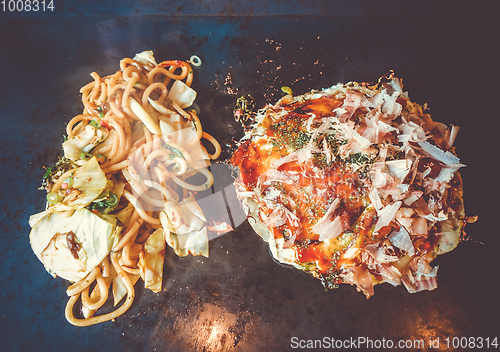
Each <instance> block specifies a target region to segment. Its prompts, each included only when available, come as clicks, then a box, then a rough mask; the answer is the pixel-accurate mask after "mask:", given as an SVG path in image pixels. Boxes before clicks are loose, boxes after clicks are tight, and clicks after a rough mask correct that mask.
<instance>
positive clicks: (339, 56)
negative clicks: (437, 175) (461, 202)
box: [0, 0, 500, 351]
mask: <svg viewBox="0 0 500 352" xmlns="http://www.w3.org/2000/svg"><path fill="white" fill-rule="evenodd" d="M46 3H47V4H48V2H47V1H46ZM7 4H8V3H7ZM53 4H54V7H55V10H54V11H53V12H50V11H45V12H42V11H39V12H38V13H34V12H22V13H17V12H16V13H12V12H9V11H1V12H0V33H1V34H0V53H1V56H0V119H1V127H0V142H1V143H2V144H1V147H0V148H1V149H0V150H1V152H0V161H1V164H0V165H1V171H0V180H1V187H0V197H1V203H0V204H1V205H0V207H1V208H0V221H1V222H0V260H1V262H2V265H1V267H0V284H1V286H0V287H1V288H0V350H2V351H3V350H5V351H62V350H66V351H84V350H94V351H97V350H99V351H153V350H157V351H258V350H262V351H285V350H291V349H292V348H291V339H292V337H297V338H298V339H303V340H307V339H322V338H323V337H333V338H335V339H351V338H353V339H357V338H358V337H366V338H370V339H372V340H382V339H386V340H389V339H391V340H393V341H397V340H399V339H403V340H421V339H423V340H425V343H426V349H424V350H433V351H436V350H447V349H444V347H445V341H444V339H445V338H450V342H452V341H453V340H452V339H453V338H461V337H476V338H477V337H483V338H487V337H489V338H490V341H491V340H492V339H493V338H494V337H498V336H499V335H500V334H499V329H498V316H499V313H500V312H499V303H498V286H499V284H498V282H499V272H498V269H499V263H498V258H499V254H498V253H499V252H498V251H499V248H500V247H499V244H500V243H499V242H500V241H499V239H498V237H499V231H498V227H497V223H498V221H495V220H496V219H495V217H496V218H497V219H498V217H499V216H498V215H497V214H498V171H497V170H498V168H499V165H498V164H499V163H498V160H499V158H498V155H499V148H498V143H499V139H500V138H499V122H498V121H499V113H498V110H499V107H498V104H499V102H500V99H499V97H498V88H497V84H496V83H497V79H498V68H497V67H498V63H499V62H500V61H499V60H498V49H497V47H498V35H499V33H500V32H499V28H498V25H496V24H495V21H496V17H497V11H496V8H495V7H494V6H492V4H493V2H480V1H476V2H473V1H470V2H456V1H455V2H439V3H435V2H432V1H412V2H403V1H377V2H375V1H358V2H349V1H292V0H289V1H285V0H283V1H276V2H271V1H261V0H258V1H251V2H250V1H239V0H234V1H216V0H213V1H192V2H189V1H165V2H163V1H153V0H151V1H147V0H144V1H131V0H127V1H116V2H113V1H106V2H104V1H61V0H54V3H53ZM1 6H2V5H1V4H0V7H1ZM0 9H1V8H0ZM143 50H153V51H154V52H155V57H156V58H157V61H163V60H168V59H183V60H186V59H188V58H189V57H190V56H191V55H192V54H197V55H198V56H199V57H200V58H201V59H202V60H203V64H202V66H201V67H199V68H197V69H196V70H195V81H194V84H193V87H194V88H195V89H196V90H197V92H198V98H197V103H198V105H199V106H200V108H201V119H202V124H203V126H204V129H205V130H207V131H208V132H209V133H211V134H213V135H214V136H216V137H217V138H218V139H219V140H220V141H221V145H223V146H224V148H225V144H226V143H227V144H231V143H232V139H233V138H235V139H238V138H239V137H241V135H242V129H241V127H240V126H239V124H238V123H236V122H234V120H233V117H232V108H233V106H234V103H235V100H236V98H237V97H239V96H240V95H243V94H247V93H250V94H252V95H253V96H254V97H255V99H256V101H257V105H258V107H261V106H263V105H264V104H266V103H273V102H275V101H276V100H277V99H278V98H279V97H280V96H281V93H280V87H281V86H282V85H287V86H290V87H291V88H292V89H293V91H294V93H296V94H302V93H305V92H307V91H309V90H310V89H313V88H324V87H328V86H330V85H333V84H336V83H337V82H347V81H371V82H374V81H377V79H378V78H379V77H380V76H382V75H383V74H385V73H386V72H387V71H389V70H390V69H393V70H394V71H395V73H396V75H397V76H398V77H401V78H402V79H403V82H404V84H405V90H408V91H409V95H410V98H411V99H412V100H414V101H416V102H419V103H421V104H423V103H428V105H429V108H430V112H431V113H432V114H433V116H434V119H435V120H437V121H441V122H444V123H446V124H456V125H459V126H460V127H461V130H460V133H459V135H458V138H457V141H456V143H455V146H456V150H457V152H458V155H459V156H460V158H461V161H462V162H463V163H465V164H467V167H466V168H464V169H462V171H461V173H462V176H463V179H464V190H465V205H466V211H467V214H468V215H479V221H478V222H477V223H476V224H471V225H468V226H467V228H466V230H467V234H468V236H469V237H470V238H471V240H469V241H464V242H463V243H461V244H460V245H459V246H458V248H457V249H455V250H454V251H453V252H451V253H448V254H446V255H443V256H441V257H439V258H437V259H436V260H435V261H434V263H435V264H437V265H439V266H440V268H439V274H438V282H439V287H438V288H437V289H436V290H434V291H431V292H421V293H418V294H413V295H412V294H409V293H408V292H406V290H405V288H404V287H401V286H400V287H396V288H394V287H392V286H390V285H388V284H385V285H381V286H377V287H375V296H374V297H372V298H371V299H369V300H367V299H366V298H365V297H364V295H363V294H361V293H358V292H356V290H355V288H354V287H351V286H348V285H343V286H342V287H341V288H340V289H338V290H335V291H329V292H325V291H324V289H323V287H322V286H321V283H320V282H319V281H318V280H316V279H314V278H312V277H310V276H308V275H306V274H304V273H302V272H299V271H297V270H294V269H290V268H287V267H283V266H281V265H279V264H276V263H275V262H274V261H273V260H272V258H271V256H270V255H269V253H268V249H267V244H265V243H264V242H263V241H262V240H261V239H260V238H259V237H258V236H256V235H255V234H254V233H253V231H252V229H251V228H250V226H249V225H248V223H247V222H244V223H242V224H241V225H239V226H238V227H237V228H236V230H235V231H233V232H230V233H228V234H225V235H223V236H221V237H219V238H216V239H213V240H212V241H211V242H210V251H211V253H210V257H209V258H199V257H188V258H178V257H176V256H175V254H174V253H173V251H172V250H170V249H169V250H167V253H166V261H165V280H164V282H165V287H164V290H163V291H162V292H161V293H159V294H154V293H152V292H150V291H147V292H146V291H144V290H142V289H140V288H138V297H137V298H136V301H135V302H134V304H133V306H132V308H131V309H130V310H129V311H128V312H127V313H126V314H125V315H124V316H122V317H120V318H118V319H117V320H116V322H107V323H103V324H99V325H95V326H91V327H87V328H78V327H74V326H72V325H70V324H69V323H67V322H66V320H65V318H64V307H65V305H66V301H67V297H66V294H65V290H66V288H67V286H68V282H66V281H64V280H62V279H53V278H51V276H50V275H49V274H47V273H46V272H45V270H44V268H43V265H42V264H41V263H40V262H39V261H38V259H37V258H36V256H35V255H34V254H33V252H32V251H31V248H30V245H29V239H28V234H29V231H30V228H29V226H28V222H27V221H28V218H29V216H30V215H31V214H34V213H37V212H40V211H42V210H43V209H44V192H42V191H37V188H38V187H39V184H40V180H41V177H42V175H43V173H44V170H43V169H42V166H43V165H50V164H52V163H53V162H54V161H56V160H57V156H58V155H61V154H62V151H61V147H60V144H61V143H62V141H63V139H62V138H63V137H62V135H63V134H64V133H65V124H66V123H67V122H68V121H69V120H70V118H71V117H73V116H74V115H76V114H78V113H80V112H81V110H82V106H81V101H80V95H79V93H78V91H79V88H80V87H82V86H83V85H85V84H86V83H88V82H90V81H91V77H90V76H89V74H90V73H91V72H92V71H96V72H98V73H99V74H100V75H101V76H104V75H107V74H111V73H114V72H115V71H116V70H117V69H118V67H119V66H118V65H119V60H120V59H122V58H124V57H133V55H134V54H135V53H137V52H140V51H143ZM227 156H228V153H225V154H223V157H227ZM230 181H231V178H230V177H227V175H225V176H224V177H220V179H219V180H218V181H217V184H216V185H215V190H216V191H217V190H220V189H221V188H222V187H226V186H230ZM228 197H229V198H230V194H229V193H228ZM231 209H232V211H233V214H232V216H233V219H234V220H235V221H236V220H237V219H238V218H240V217H241V213H240V212H239V211H238V209H237V208H236V207H231ZM212 210H213V209H212ZM225 214H227V213H225ZM236 225H237V224H236ZM438 337H439V338H440V341H441V345H440V349H429V348H428V341H429V339H437V338H438ZM360 350H362V349H360ZM407 350H411V351H416V350H419V349H407ZM449 350H451V349H449Z"/></svg>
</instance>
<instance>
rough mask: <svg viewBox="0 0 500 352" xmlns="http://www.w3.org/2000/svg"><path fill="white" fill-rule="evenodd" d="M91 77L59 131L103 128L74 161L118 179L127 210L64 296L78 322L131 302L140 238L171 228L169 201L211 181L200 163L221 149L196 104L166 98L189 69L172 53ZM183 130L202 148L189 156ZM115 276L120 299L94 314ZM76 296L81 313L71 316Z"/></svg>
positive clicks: (175, 220) (187, 79)
mask: <svg viewBox="0 0 500 352" xmlns="http://www.w3.org/2000/svg"><path fill="white" fill-rule="evenodd" d="M91 76H92V78H93V79H94V80H93V81H92V82H90V83H89V84H87V85H86V86H84V87H83V88H81V90H80V92H81V94H82V102H83V105H84V109H83V112H82V114H80V115H77V116H75V117H74V118H72V119H71V121H69V123H68V124H67V127H66V133H67V136H68V139H70V138H73V137H75V136H79V134H81V133H84V131H85V129H86V127H87V126H88V125H89V124H93V125H96V123H97V127H99V129H100V130H101V131H103V133H104V134H107V136H105V137H104V138H101V139H100V140H98V141H97V143H96V141H94V142H93V143H94V144H95V146H94V147H93V148H91V149H90V150H89V151H88V152H87V153H82V158H83V160H79V162H80V165H81V164H82V163H84V161H85V160H88V159H89V158H92V157H96V158H97V159H98V160H99V164H100V167H101V169H102V170H103V172H104V173H105V175H106V178H107V179H108V180H112V181H113V182H114V183H120V182H122V183H125V187H124V189H123V193H122V196H121V200H120V207H119V208H120V209H129V211H130V212H131V214H130V217H129V220H128V224H127V225H126V226H123V228H122V229H121V233H120V237H119V241H118V243H117V244H116V245H115V246H114V247H113V248H112V251H111V253H110V254H109V255H108V256H107V257H106V258H105V259H104V260H103V261H102V263H101V264H100V265H98V266H96V267H95V268H94V269H93V270H92V271H91V272H90V273H89V274H88V275H87V276H86V277H85V278H84V279H82V280H80V281H78V282H75V283H73V284H72V285H71V286H70V287H69V288H68V289H67V294H68V296H70V299H69V301H68V303H67V306H66V311H65V315H66V318H67V320H68V321H69V322H70V323H71V324H73V325H77V326H87V325H92V324H96V323H100V322H104V321H108V320H112V319H114V318H116V317H118V316H120V315H121V314H123V313H124V312H126V311H127V310H128V309H129V308H130V306H131V304H132V301H133V299H134V296H135V292H134V282H135V281H137V279H138V278H139V276H140V275H141V269H140V265H139V263H140V262H141V260H144V258H143V256H144V255H143V251H142V248H143V245H144V243H145V241H146V240H147V239H148V237H149V235H150V234H151V233H152V232H153V231H155V230H156V229H158V228H162V227H163V230H164V231H173V232H175V229H176V226H179V225H180V224H179V221H180V220H181V219H180V218H179V217H176V216H175V215H176V214H177V213H178V211H177V210H176V205H177V204H179V202H180V201H182V200H183V199H186V198H188V197H192V195H193V193H196V192H197V191H202V190H205V189H208V188H210V187H211V186H212V183H213V176H212V174H211V173H210V171H209V170H208V169H207V168H206V167H207V166H208V165H209V161H210V159H215V158H217V157H218V156H219V154H220V146H219V143H218V142H217V140H216V139H215V138H213V137H212V136H211V135H209V134H208V133H207V132H205V131H203V130H202V126H201V123H200V120H199V118H198V116H197V114H196V112H195V110H185V109H183V108H182V107H181V106H180V104H179V103H178V102H176V101H173V100H171V99H169V95H168V93H169V91H170V89H171V87H172V85H173V83H174V82H175V81H182V82H183V83H184V84H185V85H186V86H188V87H189V86H191V83H192V81H193V70H192V68H191V66H190V64H189V62H186V61H179V60H172V61H165V62H162V63H160V64H158V65H155V62H154V60H150V61H148V60H135V59H130V58H126V59H123V60H121V62H120V70H118V71H117V72H116V73H114V74H112V75H109V76H106V77H100V76H99V75H98V74H97V73H95V72H93V73H92V74H91ZM148 117H149V119H148ZM160 127H161V128H160ZM183 131H191V132H190V133H187V135H188V136H189V138H194V143H192V142H191V144H190V145H194V146H196V147H198V148H199V150H200V151H201V152H200V153H198V154H199V155H198V156H197V157H196V158H195V157H193V156H192V155H191V154H192V151H191V150H186V148H185V147H184V146H183V145H182V144H183V143H182V138H181V137H182V136H183V135H185V132H183ZM176 134H177V135H176ZM110 136H112V137H110ZM202 138H204V139H206V141H207V143H210V144H212V145H213V147H210V149H213V150H214V152H213V153H212V154H209V153H208V152H207V150H206V149H205V148H204V146H203V145H202V144H201V139H202ZM107 139H109V140H108V141H106V140H107ZM73 171H74V169H73V170H70V171H68V172H66V173H65V174H63V175H62V176H60V177H59V179H58V180H57V181H56V182H54V184H53V185H52V186H51V188H50V192H58V191H60V190H61V187H63V185H64V180H65V179H66V178H67V177H68V175H70V174H71V172H73ZM196 174H199V175H201V176H202V177H200V176H198V177H197V178H196V180H197V181H198V183H194V182H193V181H191V179H190V178H191V177H192V176H194V175H196ZM200 178H201V180H202V181H203V183H201V184H199V180H200ZM166 204H169V207H168V208H169V214H173V215H169V217H168V220H169V221H168V222H167V224H165V223H164V222H163V223H162V221H161V220H160V216H159V214H160V212H161V211H163V209H164V207H165V205H166ZM130 207H132V208H130ZM165 227H168V228H165ZM117 278H119V279H121V284H122V286H124V288H126V292H127V293H126V298H125V302H124V303H123V304H122V305H121V306H120V307H119V308H117V309H116V310H114V311H112V312H110V313H107V314H103V315H98V316H94V314H95V311H96V310H97V309H99V308H101V307H102V306H103V305H104V303H105V302H106V301H107V299H108V292H109V289H110V287H111V285H112V283H113V282H116V280H117ZM78 301H80V302H81V305H82V311H83V314H84V318H77V317H75V315H74V307H75V305H76V304H77V302H78ZM117 303H118V302H116V298H115V305H116V304H117Z"/></svg>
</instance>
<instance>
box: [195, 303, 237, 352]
mask: <svg viewBox="0 0 500 352" xmlns="http://www.w3.org/2000/svg"><path fill="white" fill-rule="evenodd" d="M236 320H237V319H236V315H234V314H232V313H230V312H228V311H227V310H225V309H223V308H221V307H218V306H215V305H213V304H209V303H206V304H204V305H203V306H202V307H201V309H200V311H199V312H198V314H197V316H195V318H194V319H193V320H192V321H191V322H189V323H190V325H191V331H192V333H193V336H195V348H194V350H195V351H228V350H230V349H231V348H232V347H233V346H234V339H235V336H234V333H233V332H231V327H232V326H234V325H235V324H236Z"/></svg>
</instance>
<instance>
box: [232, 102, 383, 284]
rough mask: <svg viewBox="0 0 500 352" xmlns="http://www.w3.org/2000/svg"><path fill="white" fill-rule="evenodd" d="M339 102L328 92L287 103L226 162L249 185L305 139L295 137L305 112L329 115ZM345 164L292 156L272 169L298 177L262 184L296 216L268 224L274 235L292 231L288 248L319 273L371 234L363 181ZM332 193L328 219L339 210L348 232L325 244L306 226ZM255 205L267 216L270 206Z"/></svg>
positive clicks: (325, 207)
mask: <svg viewBox="0 0 500 352" xmlns="http://www.w3.org/2000/svg"><path fill="white" fill-rule="evenodd" d="M341 103H342V101H339V100H335V99H332V98H331V97H322V98H320V99H315V100H308V101H306V102H305V103H300V104H299V103H295V104H291V105H288V106H286V107H285V109H286V110H288V111H290V112H289V113H288V114H287V115H286V116H285V117H282V118H281V119H280V120H278V121H273V122H272V125H271V126H269V128H268V129H267V131H266V136H267V138H265V139H260V140H254V139H249V140H246V141H243V142H242V143H241V144H240V145H239V147H238V149H237V150H236V152H235V153H234V154H233V156H232V159H231V162H232V163H233V165H235V166H238V167H239V169H240V178H241V181H242V182H243V184H244V185H245V187H246V189H247V190H254V189H255V186H256V185H257V181H258V179H259V176H260V175H262V174H263V173H264V172H265V171H266V170H267V169H268V168H269V167H270V165H271V163H272V162H273V161H275V160H278V159H280V158H281V157H283V156H286V155H288V154H290V152H293V151H295V150H298V149H300V148H298V147H300V143H302V142H304V141H305V143H307V142H308V141H309V138H310V137H309V136H305V137H307V138H306V139H305V140H304V141H301V140H300V138H301V136H304V133H305V128H304V127H303V126H304V125H305V123H304V122H305V120H309V119H310V116H311V115H309V113H311V112H312V113H314V114H315V115H316V116H317V117H318V118H319V117H322V116H327V115H331V111H332V110H333V109H335V108H336V107H338V106H340V105H341ZM268 122H269V121H267V122H266V123H268ZM313 123H314V121H313ZM297 139H299V140H297ZM270 143H272V145H273V148H263V145H264V144H268V145H269V144H270ZM349 170H350V169H349V168H348V167H347V166H346V165H345V164H343V163H333V164H332V165H330V166H329V167H327V168H322V169H321V168H318V167H316V165H315V164H314V163H312V162H310V161H306V162H296V161H292V162H288V163H285V164H283V165H281V166H280V167H279V168H278V171H282V172H287V173H294V172H295V173H297V174H299V175H300V177H299V178H298V179H297V180H296V181H294V182H292V183H285V182H271V185H270V186H269V185H268V186H267V187H275V188H278V189H279V191H280V196H279V197H278V198H277V199H275V200H273V201H275V202H277V203H281V204H282V205H283V206H285V207H286V208H287V209H288V210H289V211H291V212H292V213H293V214H294V216H296V217H297V218H298V220H299V222H300V224H299V225H298V226H297V225H296V224H295V223H293V222H291V221H289V220H288V221H287V224H286V225H283V226H278V227H274V228H271V229H272V233H273V234H274V236H275V238H282V237H285V240H288V239H289V238H290V237H291V235H292V234H293V235H295V241H294V243H293V245H292V248H294V250H295V252H296V254H297V259H298V262H300V263H304V264H306V263H311V262H316V263H317V264H316V266H317V268H318V269H319V271H320V272H321V273H322V274H326V273H327V272H332V271H335V270H337V269H338V267H337V265H338V263H337V262H338V257H339V255H340V254H342V253H343V252H344V251H345V250H347V248H349V246H351V245H354V244H356V242H359V241H360V240H363V241H365V238H366V240H372V238H371V233H372V230H373V226H374V224H375V220H376V219H375V213H374V212H372V213H370V212H368V213H367V214H364V210H365V208H366V206H367V205H368V204H369V201H368V195H367V189H366V187H365V186H364V183H365V182H364V180H363V179H361V178H360V175H359V174H358V173H354V172H351V171H349ZM262 187H264V186H262ZM266 190H267V188H264V189H261V190H260V191H261V192H262V194H263V195H264V194H266ZM337 198H339V199H340V200H341V202H340V205H339V206H338V207H337V209H336V210H335V212H334V213H333V214H332V218H331V219H334V218H335V217H337V216H340V220H341V221H342V224H343V228H344V230H345V231H348V232H350V234H349V235H348V236H342V235H341V236H339V237H338V238H337V239H335V240H333V241H330V244H329V245H328V244H326V243H324V242H319V236H318V235H317V234H316V233H314V232H312V230H311V228H312V227H313V226H314V225H315V224H316V223H317V222H318V221H319V219H321V218H322V217H323V216H324V215H325V213H326V212H327V210H328V209H329V207H330V204H331V203H332V202H333V201H334V200H335V199H337ZM259 205H260V210H261V211H262V212H264V213H265V215H266V216H267V217H269V216H270V215H271V214H272V212H273V211H274V209H272V208H267V207H266V206H265V205H263V204H259ZM360 238H361V239H360Z"/></svg>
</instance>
